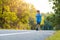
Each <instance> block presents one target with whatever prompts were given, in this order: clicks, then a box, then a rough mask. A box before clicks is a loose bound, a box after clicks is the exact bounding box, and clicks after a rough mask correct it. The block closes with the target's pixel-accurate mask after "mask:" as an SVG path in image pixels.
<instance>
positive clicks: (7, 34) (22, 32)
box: [0, 31, 36, 36]
mask: <svg viewBox="0 0 60 40" xmlns="http://www.w3.org/2000/svg"><path fill="white" fill-rule="evenodd" d="M32 32H33V31H32ZM32 32H21V33H9V34H0V36H9V35H17V34H27V33H32ZM34 32H36V31H34Z"/></svg>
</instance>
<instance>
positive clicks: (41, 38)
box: [0, 30, 55, 40]
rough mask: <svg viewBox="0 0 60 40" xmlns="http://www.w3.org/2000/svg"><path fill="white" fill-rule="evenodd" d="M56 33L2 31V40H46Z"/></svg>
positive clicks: (47, 31) (0, 34)
mask: <svg viewBox="0 0 60 40" xmlns="http://www.w3.org/2000/svg"><path fill="white" fill-rule="evenodd" d="M54 32H55V31H53V30H51V31H49V30H45V31H44V30H39V31H36V30H0V40H45V38H47V37H49V36H51V35H53V34H54Z"/></svg>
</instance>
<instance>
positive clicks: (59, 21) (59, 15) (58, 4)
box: [52, 0, 60, 29]
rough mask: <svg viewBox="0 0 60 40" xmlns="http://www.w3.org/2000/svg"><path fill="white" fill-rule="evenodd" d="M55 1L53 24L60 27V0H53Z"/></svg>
mask: <svg viewBox="0 0 60 40" xmlns="http://www.w3.org/2000/svg"><path fill="white" fill-rule="evenodd" d="M52 1H53V7H52V8H53V9H54V12H55V14H54V15H53V19H54V20H53V22H54V23H53V24H55V28H56V29H60V0H52Z"/></svg>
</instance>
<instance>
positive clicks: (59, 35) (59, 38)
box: [46, 31, 60, 40]
mask: <svg viewBox="0 0 60 40" xmlns="http://www.w3.org/2000/svg"><path fill="white" fill-rule="evenodd" d="M46 40H60V31H57V32H56V33H55V34H54V35H52V36H50V37H48V38H47V39H46Z"/></svg>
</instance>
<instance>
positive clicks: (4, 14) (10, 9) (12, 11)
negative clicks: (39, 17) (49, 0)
mask: <svg viewBox="0 0 60 40" xmlns="http://www.w3.org/2000/svg"><path fill="white" fill-rule="evenodd" d="M31 11H32V12H31ZM35 13H36V9H35V8H34V6H33V5H32V4H28V3H25V2H24V1H23V0H0V27H1V28H7V29H8V28H10V29H11V28H14V29H17V28H18V29H30V26H29V25H30V24H29V22H30V21H29V18H33V21H34V22H35Z"/></svg>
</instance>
